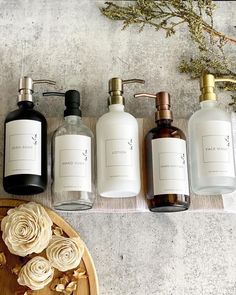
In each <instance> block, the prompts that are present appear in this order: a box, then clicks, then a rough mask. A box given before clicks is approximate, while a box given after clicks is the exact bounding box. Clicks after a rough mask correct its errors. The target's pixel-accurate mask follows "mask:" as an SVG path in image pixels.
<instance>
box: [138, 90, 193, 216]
mask: <svg viewBox="0 0 236 295" xmlns="http://www.w3.org/2000/svg"><path fill="white" fill-rule="evenodd" d="M135 97H151V98H155V100H156V108H157V112H156V124H157V126H156V127H155V128H153V129H151V130H150V131H149V132H148V133H147V135H146V138H145V153H146V186H147V188H146V191H147V199H148V201H149V209H150V211H153V212H177V211H184V210H186V209H188V208H189V203H190V197H189V184H188V170H187V153H186V139H185V135H184V133H183V131H181V130H180V129H178V128H177V127H174V126H172V125H171V124H172V121H173V116H172V112H171V110H170V107H171V105H170V95H169V94H168V93H167V92H159V93H157V94H156V95H154V94H147V93H139V94H136V95H135Z"/></svg>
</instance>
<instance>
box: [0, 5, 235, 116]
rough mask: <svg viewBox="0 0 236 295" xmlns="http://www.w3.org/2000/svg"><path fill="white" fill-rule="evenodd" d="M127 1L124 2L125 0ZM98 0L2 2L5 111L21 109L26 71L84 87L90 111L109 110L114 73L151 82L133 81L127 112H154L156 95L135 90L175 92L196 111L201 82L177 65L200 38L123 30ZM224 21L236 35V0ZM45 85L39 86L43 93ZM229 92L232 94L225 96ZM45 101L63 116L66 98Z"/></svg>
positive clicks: (0, 83) (182, 109)
mask: <svg viewBox="0 0 236 295" xmlns="http://www.w3.org/2000/svg"><path fill="white" fill-rule="evenodd" d="M117 2H119V1H117ZM103 3H104V1H101V0H99V1H95V0H79V1H77V0H67V1H61V0H47V1H46V0H21V1H19V0H18V1H17V0H10V1H9V0H1V1H0V40H1V46H0V64H1V73H2V75H1V77H0V89H1V93H0V99H1V101H3V102H2V104H3V107H2V108H1V110H0V114H5V113H6V112H7V111H9V110H12V109H13V108H14V105H15V102H16V99H15V97H16V94H17V83H18V79H19V77H20V76H21V75H31V76H32V77H33V78H35V79H36V78H51V79H55V80H56V81H57V82H58V86H59V88H63V89H69V88H76V89H79V90H80V91H81V94H82V98H83V106H82V108H83V112H84V114H85V115H86V116H100V115H101V114H103V113H104V112H105V111H106V98H107V82H108V79H110V78H111V77H114V76H120V77H123V78H130V77H138V78H143V79H145V80H146V85H145V86H139V85H137V86H127V87H126V92H125V97H126V100H127V110H128V111H130V112H132V113H133V114H134V115H135V116H139V117H144V116H147V115H150V114H153V113H154V103H153V102H152V101H149V102H148V101H147V100H144V101H141V99H140V100H137V101H135V100H134V99H133V98H132V96H133V93H134V92H137V91H141V90H147V91H150V92H158V91H160V90H166V91H169V92H170V93H171V95H172V104H173V111H174V114H175V116H176V117H188V116H189V115H190V114H191V113H192V112H193V111H194V109H196V108H197V107H198V104H197V103H198V97H199V90H198V82H197V81H191V80H189V78H188V77H187V76H185V75H180V74H179V73H178V71H177V65H178V63H179V60H180V59H181V57H183V56H187V57H188V56H191V55H192V51H193V48H194V47H193V44H192V42H191V41H190V40H189V37H188V34H187V33H186V28H185V27H184V26H183V27H182V28H181V29H180V30H177V32H176V35H175V36H173V37H171V38H169V39H166V38H165V32H163V31H160V32H156V31H155V30H154V29H153V28H150V27H147V28H145V29H144V31H143V32H141V33H138V28H137V27H135V26H132V27H130V28H128V29H127V30H125V31H121V24H120V23H119V22H112V21H110V20H108V19H106V18H105V17H103V16H102V15H101V13H100V11H99V9H98V8H99V7H101V6H102V5H103ZM216 4H217V7H218V8H217V9H216V13H215V23H216V27H217V28H218V29H219V30H220V31H222V32H225V33H226V34H228V35H235V27H234V25H235V23H234V22H233V20H234V19H235V10H236V3H235V2H234V1H218V2H216ZM43 89H45V88H37V89H36V88H35V90H36V91H39V92H41V90H43ZM224 96H226V97H228V99H229V94H224ZM36 98H37V104H38V107H39V108H40V110H43V112H44V113H45V114H46V115H47V116H54V115H60V114H61V113H62V110H63V103H62V101H61V99H60V98H50V99H49V98H47V99H42V97H41V96H40V93H38V94H37V93H36Z"/></svg>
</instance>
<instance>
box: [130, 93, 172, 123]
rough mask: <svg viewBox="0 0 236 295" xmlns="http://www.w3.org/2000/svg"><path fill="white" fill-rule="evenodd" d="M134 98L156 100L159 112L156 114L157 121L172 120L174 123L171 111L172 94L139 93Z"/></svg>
mask: <svg viewBox="0 0 236 295" xmlns="http://www.w3.org/2000/svg"><path fill="white" fill-rule="evenodd" d="M134 97H150V98H155V100H156V108H157V111H156V113H155V121H156V122H157V121H159V120H171V121H173V115H172V111H171V110H170V108H171V104H170V94H169V93H168V92H166V91H160V92H158V93H156V94H150V93H137V94H135V95H134Z"/></svg>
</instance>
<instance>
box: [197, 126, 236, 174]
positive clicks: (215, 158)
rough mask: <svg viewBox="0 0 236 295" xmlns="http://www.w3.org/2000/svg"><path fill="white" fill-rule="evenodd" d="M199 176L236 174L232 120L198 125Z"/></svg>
mask: <svg viewBox="0 0 236 295" xmlns="http://www.w3.org/2000/svg"><path fill="white" fill-rule="evenodd" d="M197 138H198V142H197V143H196V145H197V146H196V150H198V151H199V157H198V158H199V161H200V163H199V174H200V175H199V176H207V177H208V176H228V177H234V176H235V168H234V156H233V142H232V129H231V124H230V122H224V121H208V122H206V123H200V124H199V125H198V126H197Z"/></svg>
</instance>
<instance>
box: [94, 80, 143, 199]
mask: <svg viewBox="0 0 236 295" xmlns="http://www.w3.org/2000/svg"><path fill="white" fill-rule="evenodd" d="M128 83H144V81H143V80H139V79H132V80H122V79H120V78H112V79H110V80H109V94H110V97H109V99H108V103H109V112H108V113H106V114H104V115H103V116H102V117H100V118H99V120H98V122H97V126H96V138H97V186H98V193H99V195H100V196H102V197H110V198H123V197H133V196H136V195H137V194H138V193H139V191H140V164H139V161H140V160H139V136H138V123H137V120H136V119H135V118H134V117H133V116H132V115H131V114H129V113H127V112H125V111H124V98H123V96H122V95H123V85H124V84H128Z"/></svg>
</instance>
